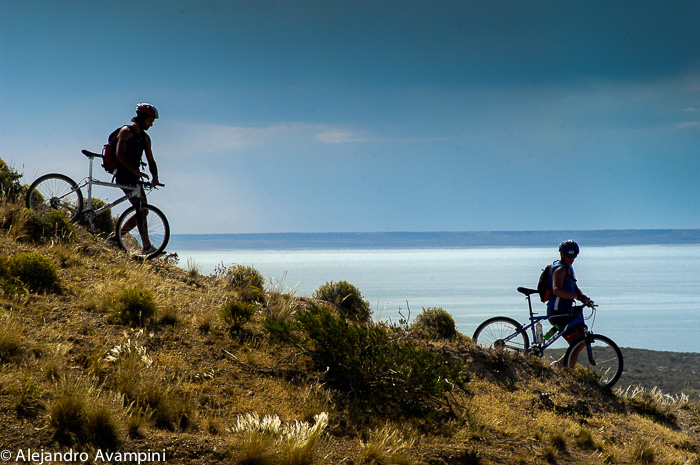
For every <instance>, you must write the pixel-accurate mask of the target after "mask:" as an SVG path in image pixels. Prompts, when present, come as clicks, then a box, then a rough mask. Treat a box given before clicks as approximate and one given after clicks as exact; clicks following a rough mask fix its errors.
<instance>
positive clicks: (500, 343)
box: [472, 316, 530, 352]
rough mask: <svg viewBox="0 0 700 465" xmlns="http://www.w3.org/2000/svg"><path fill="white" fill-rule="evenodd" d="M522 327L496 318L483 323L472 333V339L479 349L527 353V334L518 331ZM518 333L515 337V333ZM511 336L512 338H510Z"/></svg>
mask: <svg viewBox="0 0 700 465" xmlns="http://www.w3.org/2000/svg"><path fill="white" fill-rule="evenodd" d="M522 328H523V326H522V325H521V324H520V323H518V322H517V321H515V320H514V319H512V318H508V317H505V316H497V317H493V318H489V319H488V320H486V321H484V322H483V323H481V324H480V325H479V327H478V328H476V331H474V336H472V339H473V340H474V342H476V343H477V345H478V346H479V347H483V348H487V349H489V348H494V349H499V348H500V349H506V350H512V351H515V352H527V350H528V349H529V348H530V339H529V338H528V336H527V332H525V331H520V330H521V329H522ZM518 331H520V332H519V333H518V334H517V335H514V334H515V333H516V332H518ZM511 336H512V337H511Z"/></svg>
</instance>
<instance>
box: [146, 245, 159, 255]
mask: <svg viewBox="0 0 700 465" xmlns="http://www.w3.org/2000/svg"><path fill="white" fill-rule="evenodd" d="M157 250H158V249H156V248H155V247H153V246H152V245H151V246H148V247H147V248H145V249H143V255H146V256H148V255H153V254H154V253H156V251H157Z"/></svg>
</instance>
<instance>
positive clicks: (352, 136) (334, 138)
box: [314, 128, 367, 144]
mask: <svg viewBox="0 0 700 465" xmlns="http://www.w3.org/2000/svg"><path fill="white" fill-rule="evenodd" d="M319 129H321V128H319ZM314 138H315V139H316V140H317V141H319V142H321V143H324V144H341V143H348V142H363V141H366V140H367V139H366V138H363V137H360V134H359V133H357V132H354V131H349V130H345V129H333V128H326V130H324V131H323V132H320V133H318V134H316V135H315V136H314Z"/></svg>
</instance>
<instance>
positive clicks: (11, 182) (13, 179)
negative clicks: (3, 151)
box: [0, 158, 22, 200]
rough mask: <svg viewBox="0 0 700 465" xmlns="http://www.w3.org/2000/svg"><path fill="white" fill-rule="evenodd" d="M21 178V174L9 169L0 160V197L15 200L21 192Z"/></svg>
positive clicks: (0, 159)
mask: <svg viewBox="0 0 700 465" xmlns="http://www.w3.org/2000/svg"><path fill="white" fill-rule="evenodd" d="M21 178H22V175H21V174H19V173H18V172H17V171H15V170H14V169H12V168H10V167H9V166H8V164H7V163H5V160H3V159H2V158H0V197H5V198H7V199H10V200H16V199H17V196H18V194H19V193H20V192H22V185H21V184H20V182H19V180H20V179H21Z"/></svg>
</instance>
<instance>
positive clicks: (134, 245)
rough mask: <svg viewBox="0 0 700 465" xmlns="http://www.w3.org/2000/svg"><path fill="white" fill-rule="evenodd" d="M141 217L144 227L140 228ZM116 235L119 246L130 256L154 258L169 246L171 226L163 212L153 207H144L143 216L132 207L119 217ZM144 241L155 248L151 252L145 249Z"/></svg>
mask: <svg viewBox="0 0 700 465" xmlns="http://www.w3.org/2000/svg"><path fill="white" fill-rule="evenodd" d="M141 215H143V227H140V226H139V217H140V216H141ZM116 235H117V242H118V243H119V246H120V247H121V248H122V249H124V250H126V251H127V252H129V253H130V254H132V255H135V256H139V257H143V258H153V257H156V256H158V255H160V254H161V253H162V252H163V251H164V250H165V246H167V245H168V240H170V225H169V224H168V219H167V218H166V217H165V215H164V214H163V212H162V211H160V210H159V209H158V208H156V207H154V206H153V205H144V206H143V209H142V213H141V214H139V213H138V212H137V208H136V206H133V205H132V206H131V207H129V208H127V209H126V211H124V213H122V215H121V216H120V217H119V220H118V221H117V226H116ZM144 241H149V242H150V244H151V246H152V247H153V248H152V249H151V250H150V251H149V250H145V249H144ZM147 243H148V242H147Z"/></svg>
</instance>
